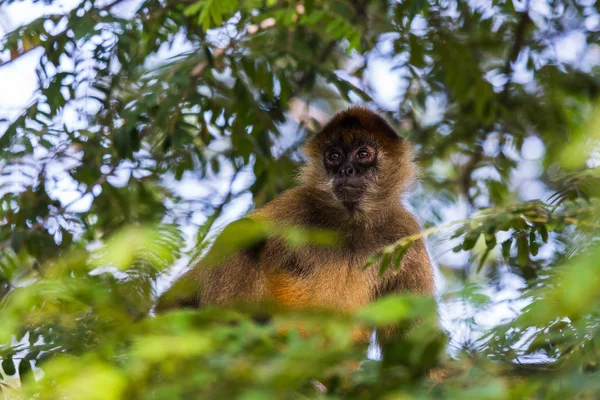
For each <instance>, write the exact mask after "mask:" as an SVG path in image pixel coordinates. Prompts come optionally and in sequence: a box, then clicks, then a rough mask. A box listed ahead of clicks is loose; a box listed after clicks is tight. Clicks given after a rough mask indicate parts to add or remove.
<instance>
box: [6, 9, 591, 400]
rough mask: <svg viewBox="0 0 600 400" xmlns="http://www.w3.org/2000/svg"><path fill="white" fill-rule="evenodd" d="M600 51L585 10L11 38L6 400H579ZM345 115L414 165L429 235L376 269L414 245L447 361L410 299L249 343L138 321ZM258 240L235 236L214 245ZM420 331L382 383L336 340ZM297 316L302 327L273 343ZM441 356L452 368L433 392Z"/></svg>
mask: <svg viewBox="0 0 600 400" xmlns="http://www.w3.org/2000/svg"><path fill="white" fill-rule="evenodd" d="M36 3H37V2H34V3H33V4H32V7H35V5H36ZM44 3H46V4H51V3H53V1H52V0H45V1H44ZM14 4H15V2H14V1H10V0H9V1H4V2H0V13H1V12H2V11H3V9H4V10H9V9H10V7H12V6H14ZM38 4H39V3H38ZM598 43H600V4H598V3H597V2H594V1H588V0H554V1H543V0H539V1H538V0H535V1H533V0H523V1H516V0H514V1H503V0H489V1H475V0H472V1H460V0H400V1H393V2H392V1H382V0H376V1H368V0H330V1H321V0H304V1H299V0H246V1H241V0H199V1H196V0H184V1H171V0H168V1H166V0H114V1H112V2H111V1H95V0H84V1H82V2H80V3H78V4H77V5H75V6H74V8H72V9H70V10H67V11H65V12H63V13H59V14H50V15H44V16H43V17H40V18H38V19H35V20H33V21H31V22H29V23H27V24H25V25H23V26H20V27H18V28H17V29H15V30H14V31H11V32H8V33H7V34H6V35H5V36H4V37H3V38H2V39H1V41H0V74H2V70H3V68H8V67H9V66H15V65H19V63H22V62H23V61H24V60H25V59H26V58H28V57H31V55H32V54H36V57H39V60H38V61H37V66H36V69H35V71H36V75H37V85H38V89H37V90H36V92H35V94H34V96H33V98H32V100H31V103H30V104H29V105H28V106H27V107H26V108H25V109H23V110H22V112H21V113H19V114H18V115H16V117H13V116H8V115H6V116H3V115H0V118H1V119H0V154H1V158H0V359H1V363H0V365H1V368H0V391H1V392H2V393H3V394H4V395H5V397H8V398H12V397H16V398H29V397H32V396H39V398H58V397H66V398H86V399H87V398H99V399H119V398H168V399H173V398H243V399H270V398H277V399H279V398H298V397H307V398H313V397H320V398H364V399H371V398H379V397H385V398H412V397H424V398H428V397H436V398H456V399H463V398H490V399H492V398H493V399H513V398H514V399H517V398H518V399H521V398H534V397H535V398H540V397H559V396H562V397H566V398H571V397H575V396H577V397H580V398H597V397H598V396H599V395H600V385H599V382H600V381H599V380H598V361H599V357H598V355H597V354H596V352H597V351H598V348H600V342H596V340H597V339H598V340H600V294H599V293H600V292H599V291H598V287H600V270H599V268H600V264H599V263H598V261H597V260H598V259H599V258H598V257H599V256H600V253H599V252H600V248H599V247H598V245H597V243H596V240H597V239H598V238H599V237H600V236H599V232H598V227H599V225H598V224H599V221H598V218H599V214H598V209H597V207H598V206H599V204H600V203H599V195H600V192H599V188H600V185H599V184H600V171H599V170H598V168H597V166H598V165H600V164H599V160H600V155H599V154H600V153H599V152H598V150H599V147H598V144H599V141H598V140H599V139H600V105H599V103H598V95H599V93H600V66H599V65H600V45H599V44H598ZM36 60H37V59H36ZM350 104H364V105H365V106H367V107H369V108H371V109H373V110H376V111H379V112H381V113H382V114H383V115H385V116H386V117H387V119H388V120H389V121H390V122H391V123H392V125H393V126H394V127H395V128H396V129H397V130H398V131H399V132H400V134H401V135H403V136H405V137H407V138H409V139H410V140H411V142H412V143H413V144H414V146H415V148H416V151H417V155H418V164H419V166H420V169H421V177H420V181H419V183H418V184H417V186H416V187H415V188H414V192H413V193H412V195H411V196H409V197H408V199H407V200H408V201H409V203H410V206H411V207H412V209H413V210H414V211H415V213H416V214H417V215H418V216H419V219H420V220H421V222H422V224H423V226H424V228H423V231H422V232H421V233H420V234H419V235H415V236H412V237H407V238H404V239H402V240H401V241H399V242H398V243H397V244H396V245H394V246H390V247H389V248H386V249H384V250H383V251H382V252H380V253H379V254H374V255H373V257H372V260H373V261H383V265H386V266H389V268H395V267H397V266H398V263H399V262H400V261H401V258H402V254H403V253H404V251H405V250H406V248H407V247H408V246H410V245H411V243H412V242H413V241H414V240H417V239H419V238H420V237H425V238H426V239H427V240H428V244H429V249H430V252H431V255H432V258H433V260H434V262H436V264H437V265H438V267H439V270H440V281H441V282H443V283H444V287H443V289H442V290H441V291H440V303H441V308H442V315H443V320H444V321H443V325H444V327H445V328H446V330H447V331H448V333H449V336H450V338H451V341H450V345H449V346H447V347H446V346H444V345H443V343H442V342H441V341H440V338H439V336H437V335H435V334H433V333H432V332H433V331H434V329H433V326H434V325H435V321H433V319H434V318H431V317H432V316H433V315H435V303H434V301H433V299H429V298H423V297H418V296H409V295H402V296H393V297H387V298H384V299H383V300H380V301H378V302H375V303H373V304H371V305H370V306H368V307H366V308H365V309H362V310H360V311H359V312H357V313H356V314H353V315H349V316H348V315H346V316H340V315H332V314H328V313H325V312H323V313H318V312H307V311H306V312H302V311H298V312H292V311H286V312H284V311H282V312H281V313H280V314H276V315H274V317H273V320H272V321H271V322H270V323H268V324H262V325H261V324H257V323H255V322H254V321H253V319H252V318H251V315H250V314H249V313H247V312H245V311H243V310H235V309H225V308H204V309H200V310H194V311H177V312H172V313H168V314H165V315H160V316H153V315H151V314H152V313H151V309H152V305H153V303H154V301H155V298H156V295H157V293H158V292H159V291H160V290H163V289H164V287H165V285H167V284H168V283H169V282H170V281H171V280H172V279H173V277H174V274H175V273H177V272H179V271H180V270H181V268H182V267H184V266H185V265H187V264H191V263H193V262H194V261H195V260H196V259H197V258H198V257H200V256H201V255H202V254H204V253H205V251H206V249H208V248H209V247H210V244H211V243H212V242H213V239H214V238H215V237H216V236H217V235H219V233H220V232H221V230H222V228H223V226H224V225H225V224H226V223H227V222H228V221H231V220H232V219H235V218H236V217H239V216H241V215H243V214H244V212H245V211H247V210H248V209H249V208H251V207H258V206H260V205H262V204H264V203H266V202H268V201H270V200H272V199H273V198H275V197H276V196H277V195H278V194H279V193H281V192H282V191H283V190H285V189H287V188H289V187H290V186H292V185H293V184H294V176H295V171H296V170H297V168H298V165H299V164H300V163H302V161H303V155H302V153H301V151H300V145H301V143H302V142H303V140H304V139H305V138H306V137H308V136H310V135H311V134H312V133H314V132H315V131H317V130H318V129H319V127H320V126H321V125H322V124H323V123H324V122H326V121H327V119H328V118H329V117H330V116H331V115H332V114H333V113H335V112H336V111H339V110H341V109H343V108H345V107H347V106H348V105H350ZM391 201H394V200H393V199H391ZM273 229H275V228H273ZM263 233H264V232H263ZM284 233H285V235H284V236H285V237H286V238H287V240H289V241H290V242H291V243H296V244H297V243H301V242H302V243H305V242H312V241H320V242H323V241H327V240H328V238H327V237H326V235H325V236H323V235H319V234H315V235H311V234H307V233H306V232H300V231H294V230H292V231H289V232H284ZM254 234H258V233H257V232H255V231H254V230H252V229H249V228H248V226H244V225H243V224H242V225H239V224H238V225H233V226H232V227H231V228H228V229H226V230H224V231H223V232H222V233H221V236H220V237H222V238H223V239H224V241H223V242H224V243H227V246H223V247H219V248H217V249H216V250H215V251H223V252H226V251H228V250H230V249H231V248H233V247H234V246H236V245H239V244H240V243H243V241H244V240H247V239H248V237H249V236H251V235H254ZM215 247H218V246H215ZM213 249H214V248H213ZM173 266H175V269H173V268H174V267H173ZM366 267H369V266H366ZM173 271H175V272H173ZM414 318H419V319H421V320H422V321H423V323H422V324H421V325H419V327H418V328H416V329H415V330H413V331H411V333H410V334H409V335H408V336H407V337H405V338H403V339H401V340H400V339H399V340H398V341H397V343H395V344H394V346H395V347H396V349H399V351H397V352H394V354H395V353H398V354H400V355H399V356H397V357H396V358H397V359H395V360H394V361H395V362H394V363H392V364H388V363H383V362H381V361H380V360H378V359H377V357H372V359H367V357H366V352H365V349H364V348H358V347H357V346H355V345H354V344H353V342H352V340H351V339H352V338H351V332H352V328H353V327H354V326H357V325H361V326H368V327H372V328H375V327H377V326H382V325H386V324H389V323H399V324H402V323H404V322H406V321H408V320H411V319H414ZM294 321H302V323H303V324H306V325H307V326H309V327H311V328H313V330H314V331H315V334H314V335H310V336H308V337H305V336H301V335H299V334H298V333H297V332H295V331H293V330H291V331H287V330H282V329H281V327H282V326H286V325H287V324H289V323H293V322H294ZM351 360H361V361H362V366H361V368H360V369H359V370H358V371H354V372H350V371H348V369H347V368H345V365H346V364H347V362H348V361H351ZM440 362H444V363H446V362H450V363H453V364H454V365H456V366H457V368H459V369H461V370H462V371H463V373H462V374H461V375H460V376H458V377H456V378H453V379H449V380H448V381H446V382H444V383H441V384H437V385H433V384H432V382H430V381H429V380H428V379H427V378H426V377H425V375H424V371H425V370H426V369H427V368H429V367H431V366H433V365H437V364H438V363H440ZM317 381H318V382H324V383H325V386H326V387H325V388H324V389H323V388H321V390H318V389H317V387H318V384H316V382H317Z"/></svg>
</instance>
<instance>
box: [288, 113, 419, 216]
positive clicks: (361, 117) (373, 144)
mask: <svg viewBox="0 0 600 400" xmlns="http://www.w3.org/2000/svg"><path fill="white" fill-rule="evenodd" d="M304 152H305V154H306V155H307V156H308V158H309V162H308V163H307V164H306V165H305V166H304V167H303V169H302V172H301V175H300V176H301V181H302V182H303V183H304V184H306V185H308V186H309V187H312V188H316V189H318V190H320V191H322V192H324V193H329V194H331V195H332V196H331V199H332V200H333V201H336V202H338V203H339V204H341V205H343V206H344V207H345V208H346V209H347V210H348V211H351V212H352V211H356V210H362V211H376V210H377V208H378V206H380V205H383V204H387V205H389V202H390V201H391V202H394V201H399V199H400V196H401V194H402V192H403V191H405V190H406V188H407V186H408V185H410V183H412V182H413V180H414V177H415V165H414V162H413V154H412V148H411V145H410V143H408V141H407V140H406V139H404V138H402V137H400V136H398V134H397V133H396V131H395V130H394V129H393V128H392V127H391V126H390V125H389V124H388V122H387V121H386V120H385V119H383V118H382V117H381V116H379V115H378V114H376V113H374V112H373V111H370V110H369V109H367V108H364V107H351V108H349V109H347V110H345V111H342V112H340V113H338V114H336V115H335V116H334V117H333V118H332V120H331V121H329V123H327V124H326V125H325V127H323V129H322V130H321V131H320V132H318V133H317V134H316V135H315V136H313V137H312V138H311V139H310V140H309V141H308V142H307V143H306V145H305V147H304Z"/></svg>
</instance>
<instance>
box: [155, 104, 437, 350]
mask: <svg viewBox="0 0 600 400" xmlns="http://www.w3.org/2000/svg"><path fill="white" fill-rule="evenodd" d="M364 138H368V140H370V141H372V142H373V143H375V144H376V146H377V147H378V148H379V157H378V161H377V163H378V164H377V169H376V171H377V172H376V176H375V178H374V179H372V180H371V181H369V182H368V189H367V191H366V194H365V196H364V198H363V199H362V200H361V201H360V203H359V205H358V206H357V208H356V209H353V210H351V211H349V210H348V209H346V208H345V207H344V205H343V204H342V203H340V201H338V200H337V199H336V197H335V196H334V194H333V193H332V180H331V179H330V178H328V177H327V174H326V170H325V167H324V162H323V149H324V147H325V146H326V145H327V144H328V143H335V142H344V143H351V142H352V141H357V140H362V139H364ZM304 151H305V154H306V155H307V156H308V159H309V161H308V163H307V164H306V165H304V166H303V167H302V169H301V172H300V175H299V186H297V187H295V188H293V189H290V190H288V191H286V192H284V193H282V194H281V195H280V196H279V197H278V198H277V199H275V200H273V201H272V202H270V203H269V204H267V205H265V206H264V207H262V208H260V209H258V210H256V211H255V212H254V213H253V214H252V215H251V216H250V218H253V219H258V220H266V221H271V222H275V223H278V224H283V225H293V226H301V227H315V228H325V229H335V230H336V231H337V232H339V233H340V235H341V238H342V245H341V246H339V247H315V246H304V247H299V248H291V247H289V246H287V245H286V244H285V243H284V242H283V240H282V239H278V238H268V239H267V240H266V241H265V242H264V243H263V244H262V245H260V246H258V249H257V250H256V249H255V250H253V251H252V252H248V251H241V252H238V253H236V254H232V255H230V256H229V257H228V259H226V260H225V261H224V262H221V263H219V265H216V266H212V267H213V268H206V267H207V266H206V265H200V266H197V267H196V268H194V269H192V270H190V271H189V272H188V273H187V274H185V275H184V276H183V277H182V278H181V279H180V280H179V281H178V282H177V283H176V284H175V286H174V287H173V288H172V289H171V290H169V291H168V292H167V293H166V294H165V295H163V296H162V297H161V298H160V300H159V303H158V306H157V310H159V311H161V310H165V309H168V308H173V307H181V306H196V307H197V306H200V305H204V304H231V303H238V302H243V303H253V302H260V301H273V302H275V303H277V304H280V305H282V306H286V307H292V308H299V307H323V308H328V309H333V310H336V311H339V312H348V311H353V310H356V309H358V308H360V307H362V306H364V305H366V304H368V303H369V302H371V301H373V300H374V299H376V298H378V297H380V296H383V295H385V294H389V293H394V292H402V291H409V292H416V293H423V294H432V293H433V291H434V277H433V269H432V266H431V263H430V261H429V257H428V255H427V251H426V249H425V245H424V243H423V241H422V240H418V241H417V242H416V243H414V244H413V245H412V246H411V247H410V248H409V250H408V252H407V254H406V255H405V256H404V258H403V261H402V264H401V267H400V271H399V272H397V273H396V272H394V271H393V270H391V269H389V270H388V271H387V272H386V273H385V274H384V275H383V276H379V275H378V267H377V266H374V267H372V268H368V269H366V270H365V269H363V268H362V267H363V266H364V265H365V263H366V261H367V258H368V257H369V255H371V254H373V253H375V252H377V251H378V250H380V249H382V248H383V247H384V246H387V245H391V244H393V243H395V242H396V241H397V240H399V239H400V238H402V237H404V236H407V235H411V234H414V233H417V232H419V230H420V227H419V224H418V223H417V221H416V220H415V218H414V216H413V215H411V214H410V212H408V211H407V210H406V209H405V208H404V207H403V205H402V194H403V193H404V192H405V191H406V190H407V188H408V187H409V186H410V185H411V184H412V182H413V181H414V179H415V174H416V168H415V165H414V162H413V154H412V148H411V146H410V144H409V143H408V141H406V140H405V139H403V138H401V137H399V136H398V135H397V134H396V132H395V131H394V130H393V129H392V128H391V127H390V125H389V124H388V123H387V122H386V121H385V120H384V119H383V118H381V117H380V116H379V115H377V114H375V113H373V112H372V111H370V110H368V109H366V108H361V107H353V108H350V109H348V110H346V111H343V112H340V113H338V114H336V115H335V116H334V117H333V119H332V120H331V121H330V122H329V123H328V124H327V125H326V126H325V127H324V128H323V129H322V130H321V131H320V132H319V133H317V134H316V135H315V136H314V137H313V138H311V139H310V140H309V141H308V142H307V144H306V146H305V148H304ZM361 336H362V338H363V339H368V334H367V335H364V334H363V335H361Z"/></svg>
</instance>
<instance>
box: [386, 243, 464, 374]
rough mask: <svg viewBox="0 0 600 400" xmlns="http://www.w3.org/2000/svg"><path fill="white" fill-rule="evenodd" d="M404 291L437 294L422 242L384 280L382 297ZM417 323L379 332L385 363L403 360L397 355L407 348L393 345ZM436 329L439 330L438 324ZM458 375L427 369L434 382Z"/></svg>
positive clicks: (444, 369)
mask: <svg viewBox="0 0 600 400" xmlns="http://www.w3.org/2000/svg"><path fill="white" fill-rule="evenodd" d="M389 272H391V271H389ZM403 292H404V293H406V292H408V293H416V294H423V295H431V296H433V295H434V292H435V282H434V272H433V265H432V264H431V261H430V260H429V256H428V254H427V250H426V248H425V243H424V242H423V240H422V239H421V240H419V241H417V242H415V243H414V244H413V245H412V246H411V249H409V250H408V251H407V254H406V255H405V256H404V259H403V260H402V264H401V266H400V270H399V272H397V273H395V274H393V275H392V274H390V275H389V276H388V279H387V280H384V282H383V287H382V288H381V292H380V295H382V296H383V295H386V294H392V293H403ZM418 323H419V320H418V319H417V320H414V321H412V322H409V323H408V324H405V325H404V326H402V327H400V326H390V327H386V328H383V329H379V330H378V331H377V339H378V342H379V344H380V346H381V349H382V353H383V362H384V363H390V364H394V363H395V362H396V360H397V359H403V358H404V355H403V354H398V351H400V353H404V352H405V349H398V348H397V347H395V346H393V344H392V342H393V341H394V340H398V339H401V338H402V337H405V335H406V334H407V333H408V332H409V331H410V330H411V329H412V328H413V327H415V326H416V325H417V324H418ZM436 326H437V327H438V328H439V325H436ZM437 333H438V334H439V336H436V338H437V339H435V341H437V340H438V339H439V344H440V345H442V346H443V343H444V342H445V339H444V335H443V333H442V330H441V329H439V331H438V332H437ZM395 352H396V353H395ZM457 374H458V371H455V370H453V369H451V368H449V367H447V366H443V365H442V366H435V367H433V368H428V369H426V376H428V377H429V378H430V379H432V380H433V381H435V382H441V381H443V380H445V379H447V378H449V377H452V376H454V375H457Z"/></svg>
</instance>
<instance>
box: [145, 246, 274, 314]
mask: <svg viewBox="0 0 600 400" xmlns="http://www.w3.org/2000/svg"><path fill="white" fill-rule="evenodd" d="M252 251H255V250H254V249H253V250H252ZM252 251H250V250H242V251H239V252H237V253H235V254H233V255H231V256H230V257H227V259H225V260H224V261H223V262H221V263H219V264H218V265H214V266H213V265H207V263H206V260H203V261H201V262H200V263H199V264H198V265H196V266H195V267H193V268H192V269H191V270H189V271H188V272H186V273H185V274H184V275H183V276H182V277H181V278H179V279H178V280H177V281H176V282H175V284H174V285H173V286H172V287H171V288H170V289H169V290H167V291H166V292H165V293H164V294H163V295H161V296H160V298H159V299H158V303H157V305H156V312H157V313H159V312H163V311H166V310H169V309H173V308H186V307H192V308H198V307H200V306H202V305H207V304H208V305H215V304H230V303H235V302H236V301H255V300H259V299H261V298H262V296H263V295H264V290H265V289H264V282H263V280H264V279H263V276H262V272H261V271H260V269H259V265H258V257H256V256H255V255H254V253H252Z"/></svg>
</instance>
